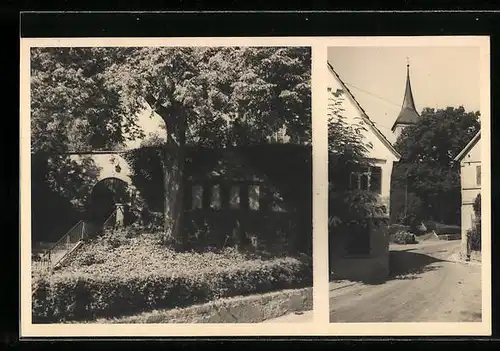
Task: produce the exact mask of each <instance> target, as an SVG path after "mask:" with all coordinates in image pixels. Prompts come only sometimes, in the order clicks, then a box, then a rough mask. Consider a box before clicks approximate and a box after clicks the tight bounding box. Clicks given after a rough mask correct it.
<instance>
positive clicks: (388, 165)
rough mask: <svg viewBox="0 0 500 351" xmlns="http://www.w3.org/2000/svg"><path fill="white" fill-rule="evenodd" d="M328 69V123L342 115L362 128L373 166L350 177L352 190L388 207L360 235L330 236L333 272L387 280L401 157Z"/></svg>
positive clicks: (338, 275)
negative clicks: (397, 164) (389, 222)
mask: <svg viewBox="0 0 500 351" xmlns="http://www.w3.org/2000/svg"><path fill="white" fill-rule="evenodd" d="M328 69H329V72H330V74H329V80H328V88H327V89H328V118H329V120H331V119H332V118H333V119H334V118H337V117H338V115H342V117H343V118H344V120H345V122H347V123H349V124H350V125H353V126H356V127H358V126H359V127H360V128H356V129H357V130H358V133H360V135H361V136H362V138H361V139H362V141H363V143H364V144H365V145H366V146H367V151H366V154H365V157H366V161H368V163H369V165H370V166H369V167H368V168H367V169H365V170H363V171H361V172H359V173H355V174H351V175H350V184H349V185H350V188H351V189H360V190H371V191H372V192H374V193H377V194H378V195H379V199H380V201H381V202H382V203H383V204H384V206H385V207H386V213H385V214H383V215H382V216H381V217H382V218H374V219H372V220H371V222H370V224H369V226H368V227H367V228H365V229H363V230H362V232H360V233H358V232H357V230H355V229H352V230H350V229H347V230H346V233H345V235H334V234H335V233H330V238H335V239H331V240H335V243H330V271H331V272H332V273H333V276H334V279H354V280H368V279H370V280H371V279H373V280H380V279H385V278H387V276H388V274H389V236H388V233H387V219H388V217H389V213H390V207H389V205H390V193H391V175H392V169H393V164H394V162H398V161H399V159H400V155H399V153H398V152H397V151H396V150H395V149H394V147H393V146H392V144H391V142H390V141H389V140H388V139H387V138H386V137H385V136H384V135H383V134H382V132H381V131H380V130H379V129H378V128H377V127H376V126H375V124H374V122H373V121H372V120H371V119H370V118H369V117H368V115H367V114H366V112H365V111H364V110H363V108H362V107H361V105H360V104H359V102H358V101H357V100H356V98H355V97H354V95H353V94H352V93H351V92H350V90H349V89H348V87H347V86H346V84H345V83H344V82H343V81H342V79H341V78H340V76H339V75H338V73H337V72H336V71H335V69H334V68H333V66H331V65H330V64H328ZM353 238H356V239H355V240H357V241H358V243H357V244H359V241H365V242H366V244H365V245H361V246H360V245H355V246H352V245H351V244H350V243H351V242H352V240H353ZM351 248H353V249H355V250H351ZM360 248H363V250H360Z"/></svg>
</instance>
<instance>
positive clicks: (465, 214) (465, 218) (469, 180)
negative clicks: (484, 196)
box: [460, 139, 481, 253]
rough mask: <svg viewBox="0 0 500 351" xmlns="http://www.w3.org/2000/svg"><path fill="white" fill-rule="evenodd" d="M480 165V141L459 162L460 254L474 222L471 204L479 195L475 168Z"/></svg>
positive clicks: (464, 247) (464, 248) (479, 190)
mask: <svg viewBox="0 0 500 351" xmlns="http://www.w3.org/2000/svg"><path fill="white" fill-rule="evenodd" d="M479 165H481V140H480V139H479V140H478V141H477V143H476V144H475V145H474V146H473V147H472V148H471V149H470V150H469V152H468V153H467V154H466V155H465V156H464V157H463V158H462V160H461V161H460V181H461V188H462V208H461V212H462V220H461V222H462V223H461V228H462V252H464V253H465V252H466V249H467V247H466V245H467V231H468V230H469V229H471V228H472V225H473V221H474V209H473V204H474V200H475V199H476V197H477V195H478V194H480V193H481V185H478V184H477V183H476V166H479Z"/></svg>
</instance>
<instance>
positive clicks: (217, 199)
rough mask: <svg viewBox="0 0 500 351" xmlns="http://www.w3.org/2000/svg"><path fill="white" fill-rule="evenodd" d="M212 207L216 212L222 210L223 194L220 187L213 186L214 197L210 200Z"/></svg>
mask: <svg viewBox="0 0 500 351" xmlns="http://www.w3.org/2000/svg"><path fill="white" fill-rule="evenodd" d="M210 207H211V208H213V209H214V210H219V209H220V208H221V194H220V185H214V186H212V197H211V199H210Z"/></svg>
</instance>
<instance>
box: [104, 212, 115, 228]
mask: <svg viewBox="0 0 500 351" xmlns="http://www.w3.org/2000/svg"><path fill="white" fill-rule="evenodd" d="M116 211H117V210H116V208H115V209H114V210H113V212H111V214H110V215H109V216H108V218H107V219H106V220H105V221H104V223H103V225H102V230H103V231H104V230H106V229H114V228H115V224H116Z"/></svg>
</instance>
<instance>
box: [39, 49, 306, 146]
mask: <svg viewBox="0 0 500 351" xmlns="http://www.w3.org/2000/svg"><path fill="white" fill-rule="evenodd" d="M310 59H311V54H310V48H288V47H285V48H280V47H263V48H256V47H245V48H225V47H217V48H196V47H192V48H191V47H182V48H180V47H140V48H137V47H125V48H124V47H120V48H106V47H104V48H100V47H91V48H87V47H78V48H34V49H32V51H31V111H32V112H31V113H32V114H31V116H32V150H33V151H34V152H36V151H39V150H47V151H65V150H66V149H69V148H73V149H80V148H87V149H88V148H92V149H95V148H110V147H115V146H116V145H117V144H121V143H123V142H124V141H126V140H127V138H130V139H133V138H137V137H142V136H143V135H142V134H141V130H140V129H139V128H138V125H137V113H139V112H140V111H142V110H143V109H144V108H145V107H146V106H147V105H149V107H150V108H151V110H152V111H153V112H155V113H158V114H159V115H160V116H161V117H162V118H163V119H164V120H165V119H166V126H167V130H168V131H169V134H170V135H171V134H172V131H173V128H174V125H175V123H174V122H175V118H178V116H177V115H178V111H177V110H175V108H174V107H177V108H179V107H181V108H182V109H183V110H184V111H185V113H186V116H187V122H188V127H187V130H186V139H187V142H190V143H197V144H200V143H201V144H207V145H217V146H223V145H227V144H232V143H251V142H260V141H263V140H265V139H266V137H267V136H269V135H271V134H272V133H273V132H275V131H276V130H278V129H280V128H281V127H283V126H286V128H287V133H288V134H289V135H290V136H291V137H292V140H297V139H298V138H299V137H310V132H311V120H310V115H311V102H310V94H311V92H310V65H311V63H310Z"/></svg>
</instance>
